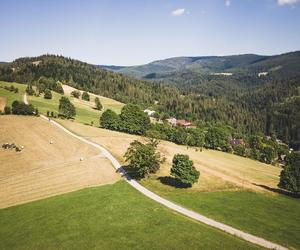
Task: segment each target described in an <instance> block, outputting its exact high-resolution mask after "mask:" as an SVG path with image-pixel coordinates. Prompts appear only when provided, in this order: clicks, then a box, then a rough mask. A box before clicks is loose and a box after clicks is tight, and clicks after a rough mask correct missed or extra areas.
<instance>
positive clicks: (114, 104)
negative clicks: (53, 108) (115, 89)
mask: <svg viewBox="0 0 300 250" xmlns="http://www.w3.org/2000/svg"><path fill="white" fill-rule="evenodd" d="M62 86H63V89H64V93H65V95H67V96H71V92H72V91H74V90H77V89H75V88H73V87H71V86H68V85H62ZM78 91H80V93H81V94H82V92H83V91H82V90H78ZM88 93H89V95H90V101H84V100H81V99H77V98H72V101H73V102H74V103H77V104H81V105H83V106H86V107H89V108H94V107H95V98H96V97H98V98H99V99H100V102H101V104H102V105H103V109H104V110H105V109H108V108H110V109H112V110H114V111H115V112H117V113H119V112H120V111H121V109H122V107H123V106H124V103H121V102H118V101H116V100H113V99H110V98H107V97H104V96H100V95H95V94H93V93H90V92H88ZM80 98H81V97H80Z"/></svg>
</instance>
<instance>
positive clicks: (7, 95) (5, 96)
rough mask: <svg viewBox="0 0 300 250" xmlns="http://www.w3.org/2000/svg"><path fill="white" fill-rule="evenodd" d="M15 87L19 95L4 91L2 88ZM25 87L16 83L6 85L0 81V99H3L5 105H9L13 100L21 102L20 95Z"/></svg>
mask: <svg viewBox="0 0 300 250" xmlns="http://www.w3.org/2000/svg"><path fill="white" fill-rule="evenodd" d="M11 85H13V86H15V87H18V88H19V93H14V92H10V91H8V90H5V89H4V88H3V87H4V86H11ZM25 89H26V85H24V84H18V83H7V82H3V81H0V97H2V98H3V99H5V104H6V105H11V104H12V102H13V101H14V100H19V101H21V100H22V94H23V93H24V92H25ZM0 110H1V108H0Z"/></svg>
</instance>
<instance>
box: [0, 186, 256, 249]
mask: <svg viewBox="0 0 300 250" xmlns="http://www.w3.org/2000/svg"><path fill="white" fill-rule="evenodd" d="M0 221H1V224H0V249H92V248H93V249H117V248H120V247H121V248H122V249H257V247H256V246H254V245H251V244H248V243H247V242H245V241H242V240H240V239H238V238H235V237H233V236H230V235H228V234H225V233H223V232H221V231H218V230H215V229H213V228H211V227H208V226H205V225H203V224H200V223H197V222H194V221H191V220H189V219H187V218H185V217H183V216H181V215H178V214H175V213H172V212H171V211H170V210H168V209H167V208H164V207H162V206H161V205H159V204H157V203H156V202H154V201H151V200H150V199H148V198H146V197H144V196H142V195H141V194H139V193H138V191H136V190H134V189H133V188H132V187H130V186H129V185H128V184H127V183H125V182H124V181H120V182H117V183H116V184H113V185H106V186H102V187H97V188H89V189H83V190H80V191H77V192H73V193H68V194H64V195H60V196H56V197H52V198H48V199H45V200H40V201H36V202H32V203H28V204H25V205H21V206H16V207H11V208H7V209H2V210H0Z"/></svg>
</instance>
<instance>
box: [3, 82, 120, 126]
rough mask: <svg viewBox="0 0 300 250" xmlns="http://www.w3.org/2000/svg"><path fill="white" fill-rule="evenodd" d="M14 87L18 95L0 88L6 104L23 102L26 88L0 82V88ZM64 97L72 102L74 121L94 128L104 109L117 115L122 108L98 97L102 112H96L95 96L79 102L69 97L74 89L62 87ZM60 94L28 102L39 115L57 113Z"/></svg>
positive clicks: (53, 93)
mask: <svg viewBox="0 0 300 250" xmlns="http://www.w3.org/2000/svg"><path fill="white" fill-rule="evenodd" d="M11 85H13V86H15V87H17V88H19V93H12V92H10V91H7V90H4V89H3V88H0V97H3V98H5V99H6V103H7V104H8V105H11V103H12V102H13V101H14V100H20V101H21V100H23V97H22V96H23V94H24V93H25V89H26V86H27V85H25V84H19V83H9V82H3V81H1V82H0V86H2V87H3V86H11ZM64 90H65V95H66V96H68V97H69V98H70V100H71V102H73V104H74V105H75V107H76V117H75V120H76V121H78V122H80V123H84V124H91V123H93V124H94V125H95V126H99V118H100V115H101V114H102V112H103V111H104V110H106V109H112V110H114V111H116V112H117V113H120V112H121V109H122V107H123V106H124V104H123V103H120V102H117V101H115V100H113V99H110V98H106V97H102V96H98V97H99V98H100V101H101V103H102V105H103V110H102V111H98V110H96V109H94V100H95V96H96V95H93V94H91V101H90V102H86V101H83V100H79V99H76V98H73V97H71V96H70V93H71V91H72V90H74V88H72V87H69V86H67V85H64ZM61 96H62V95H61V94H58V93H55V92H53V91H52V99H50V100H47V99H44V98H43V95H41V96H39V97H36V96H28V102H29V103H31V104H33V105H34V106H35V107H37V108H38V109H39V112H40V113H41V114H46V113H47V111H50V112H51V111H52V112H55V113H56V114H57V113H58V105H59V99H60V98H61Z"/></svg>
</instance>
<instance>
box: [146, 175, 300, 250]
mask: <svg viewBox="0 0 300 250" xmlns="http://www.w3.org/2000/svg"><path fill="white" fill-rule="evenodd" d="M200 181H201V177H200ZM141 182H142V184H143V185H144V186H146V187H147V188H149V189H150V190H152V191H154V192H155V193H157V194H159V195H161V196H163V197H165V198H167V199H169V200H172V201H174V202H175V203H178V204H181V205H183V206H185V207H188V208H190V209H192V210H193V211H197V212H199V213H201V214H203V215H206V216H207V217H209V218H213V219H215V220H217V221H220V222H223V223H225V224H227V225H231V226H233V227H235V228H239V229H241V230H244V231H246V232H249V233H252V234H254V235H257V236H260V237H263V238H265V239H268V240H270V241H273V242H277V243H279V244H281V245H285V246H288V247H292V248H296V249H300V223H299V218H300V200H299V199H296V198H290V197H286V196H283V195H275V194H268V193H257V192H251V191H242V190H240V191H222V192H194V191H189V190H188V189H180V188H174V187H170V186H167V185H164V184H161V183H160V182H159V181H158V180H155V179H154V178H152V179H148V180H143V181H141Z"/></svg>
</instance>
